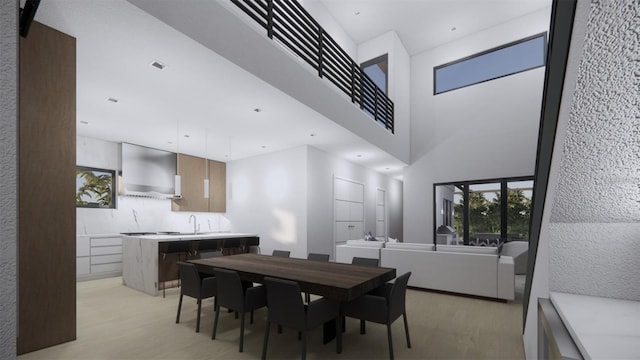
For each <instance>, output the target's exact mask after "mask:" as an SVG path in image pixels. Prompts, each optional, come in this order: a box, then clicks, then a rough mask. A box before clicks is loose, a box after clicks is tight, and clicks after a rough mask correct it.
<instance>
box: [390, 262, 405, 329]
mask: <svg viewBox="0 0 640 360" xmlns="http://www.w3.org/2000/svg"><path fill="white" fill-rule="evenodd" d="M410 276H411V271H409V272H408V273H405V274H404V275H402V276H399V277H397V278H396V281H394V282H393V286H392V287H391V291H390V293H389V299H388V301H389V302H388V305H389V312H388V314H389V320H390V321H393V320H395V319H397V318H398V317H399V316H400V315H402V314H403V313H404V311H405V300H406V294H407V283H408V282H409V277H410Z"/></svg>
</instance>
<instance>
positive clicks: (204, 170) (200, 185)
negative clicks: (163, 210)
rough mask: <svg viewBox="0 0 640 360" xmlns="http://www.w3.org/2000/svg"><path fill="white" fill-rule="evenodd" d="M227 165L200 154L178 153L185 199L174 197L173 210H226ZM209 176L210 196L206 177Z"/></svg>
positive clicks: (179, 172) (179, 170) (179, 173)
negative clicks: (207, 192) (205, 182)
mask: <svg viewBox="0 0 640 360" xmlns="http://www.w3.org/2000/svg"><path fill="white" fill-rule="evenodd" d="M226 169H227V164H225V163H223V162H220V161H214V160H207V159H204V158H201V157H197V156H191V155H185V154H178V175H180V177H181V183H182V186H181V191H182V199H177V200H173V201H172V204H171V210H172V211H193V212H225V211H226V210H227V201H226V200H227V195H226V193H227V190H226V189H227V170H226ZM207 178H208V179H209V198H208V199H207V198H205V197H204V180H205V179H207Z"/></svg>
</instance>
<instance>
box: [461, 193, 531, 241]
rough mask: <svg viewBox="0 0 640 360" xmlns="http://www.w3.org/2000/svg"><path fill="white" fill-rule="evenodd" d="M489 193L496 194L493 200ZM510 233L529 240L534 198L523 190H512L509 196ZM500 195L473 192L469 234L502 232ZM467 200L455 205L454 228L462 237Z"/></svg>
mask: <svg viewBox="0 0 640 360" xmlns="http://www.w3.org/2000/svg"><path fill="white" fill-rule="evenodd" d="M485 194H493V195H494V196H493V197H492V200H487V198H486V197H485ZM507 194H508V195H507V209H508V210H507V233H508V234H522V235H523V237H524V238H525V239H527V238H528V233H529V219H530V215H531V199H529V198H528V197H527V196H525V195H524V191H522V190H509V191H508V193H507ZM501 201H502V199H501V196H500V193H499V192H493V193H485V192H469V234H470V235H471V236H473V234H475V233H494V234H499V233H500V203H501ZM463 206H464V204H463V200H462V199H460V201H459V202H458V203H457V204H455V205H454V227H455V228H456V230H457V231H458V232H459V233H460V234H462V229H463V228H464V226H463V221H464V217H463V209H464V207H463Z"/></svg>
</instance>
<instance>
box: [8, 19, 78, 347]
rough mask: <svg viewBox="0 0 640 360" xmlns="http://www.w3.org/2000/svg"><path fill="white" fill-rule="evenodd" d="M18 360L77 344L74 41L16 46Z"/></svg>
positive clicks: (51, 33)
mask: <svg viewBox="0 0 640 360" xmlns="http://www.w3.org/2000/svg"><path fill="white" fill-rule="evenodd" d="M19 64H20V75H19V76H20V80H19V82H20V89H19V111H20V115H19V118H20V120H19V122H20V124H19V140H18V141H19V155H18V158H19V160H18V167H19V170H18V174H19V179H18V188H19V191H18V329H17V331H18V339H17V345H18V346H17V347H18V354H23V353H26V352H30V351H34V350H38V349H41V348H45V347H49V346H53V345H56V344H60V343H64V342H67V341H71V340H75V338H76V279H75V278H76V276H75V273H76V262H75V256H76V238H75V232H76V209H75V163H76V40H75V38H73V37H71V36H68V35H66V34H63V33H61V32H59V31H57V30H54V29H52V28H49V27H47V26H45V25H42V24H40V23H37V22H34V23H33V24H32V25H31V28H30V30H29V34H28V36H27V38H20V61H19Z"/></svg>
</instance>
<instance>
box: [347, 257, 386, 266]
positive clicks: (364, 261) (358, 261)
mask: <svg viewBox="0 0 640 360" xmlns="http://www.w3.org/2000/svg"><path fill="white" fill-rule="evenodd" d="M351 263H352V264H353V265H361V266H371V267H378V266H380V259H373V258H363V257H357V256H354V257H353V259H351Z"/></svg>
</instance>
